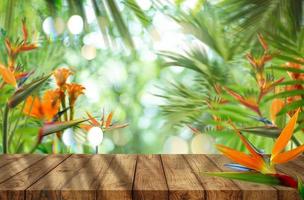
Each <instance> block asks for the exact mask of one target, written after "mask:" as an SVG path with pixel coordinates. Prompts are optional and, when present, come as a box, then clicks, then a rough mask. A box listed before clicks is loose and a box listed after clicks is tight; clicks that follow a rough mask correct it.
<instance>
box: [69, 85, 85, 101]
mask: <svg viewBox="0 0 304 200" xmlns="http://www.w3.org/2000/svg"><path fill="white" fill-rule="evenodd" d="M66 89H67V91H68V95H69V102H70V106H71V107H73V106H74V105H75V102H76V100H77V98H78V97H79V96H80V95H82V94H84V90H85V87H83V86H82V85H80V84H77V83H70V84H66Z"/></svg>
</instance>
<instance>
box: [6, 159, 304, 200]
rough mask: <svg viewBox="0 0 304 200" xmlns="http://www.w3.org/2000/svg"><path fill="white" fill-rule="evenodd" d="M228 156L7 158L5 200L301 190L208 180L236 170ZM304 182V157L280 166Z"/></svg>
mask: <svg viewBox="0 0 304 200" xmlns="http://www.w3.org/2000/svg"><path fill="white" fill-rule="evenodd" d="M227 163H231V161H230V160H229V159H227V158H226V157H224V156H222V155H161V156H160V155H48V156H45V155H1V156H0V169H1V170H0V200H8V199H13V200H36V199H52V200H53V199H54V200H58V199H60V200H82V199H88V200H108V199H110V200H111V199H117V200H120V199H123V200H131V199H136V200H137V199H155V200H163V199H166V200H168V199H170V200H179V199H187V200H188V199H207V200H222V199H224V200H225V199H227V200H236V199H255V200H256V199H266V200H268V199H269V200H270V199H279V200H291V199H292V200H299V195H298V192H297V191H296V190H295V189H292V188H287V187H282V186H274V187H271V186H266V185H262V184H253V183H248V182H242V181H232V180H229V179H224V178H219V177H212V176H206V175H203V173H202V172H215V171H231V170H230V169H229V168H226V167H225V166H224V164H227ZM276 168H277V171H278V172H279V173H286V174H288V175H291V176H293V177H295V178H296V177H300V178H302V179H303V180H304V157H303V156H300V157H299V158H297V159H296V160H294V161H291V162H289V163H287V164H282V165H277V166H276Z"/></svg>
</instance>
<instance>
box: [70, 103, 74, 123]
mask: <svg viewBox="0 0 304 200" xmlns="http://www.w3.org/2000/svg"><path fill="white" fill-rule="evenodd" d="M73 118H74V106H70V120H73Z"/></svg>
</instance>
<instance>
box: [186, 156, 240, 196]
mask: <svg viewBox="0 0 304 200" xmlns="http://www.w3.org/2000/svg"><path fill="white" fill-rule="evenodd" d="M184 157H185V159H186V160H187V162H188V163H189V165H190V167H191V168H192V170H193V172H194V173H195V174H196V176H197V178H198V179H199V181H200V182H201V183H202V185H203V187H204V189H205V198H206V199H227V200H235V199H242V193H241V190H240V188H239V187H238V186H236V184H235V183H234V182H233V181H231V180H228V179H221V178H217V177H212V176H203V175H201V172H216V171H221V170H220V168H218V167H217V166H216V165H215V164H214V163H213V162H211V161H210V160H209V159H208V157H207V156H206V155H184Z"/></svg>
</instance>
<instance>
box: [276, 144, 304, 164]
mask: <svg viewBox="0 0 304 200" xmlns="http://www.w3.org/2000/svg"><path fill="white" fill-rule="evenodd" d="M302 152H304V145H301V146H299V147H297V148H295V149H293V150H290V151H286V152H283V153H280V154H278V155H277V156H276V157H274V158H273V160H271V162H272V163H275V164H280V163H285V162H288V161H290V160H292V159H294V158H296V157H297V156H299V155H300V154H301V153H302Z"/></svg>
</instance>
